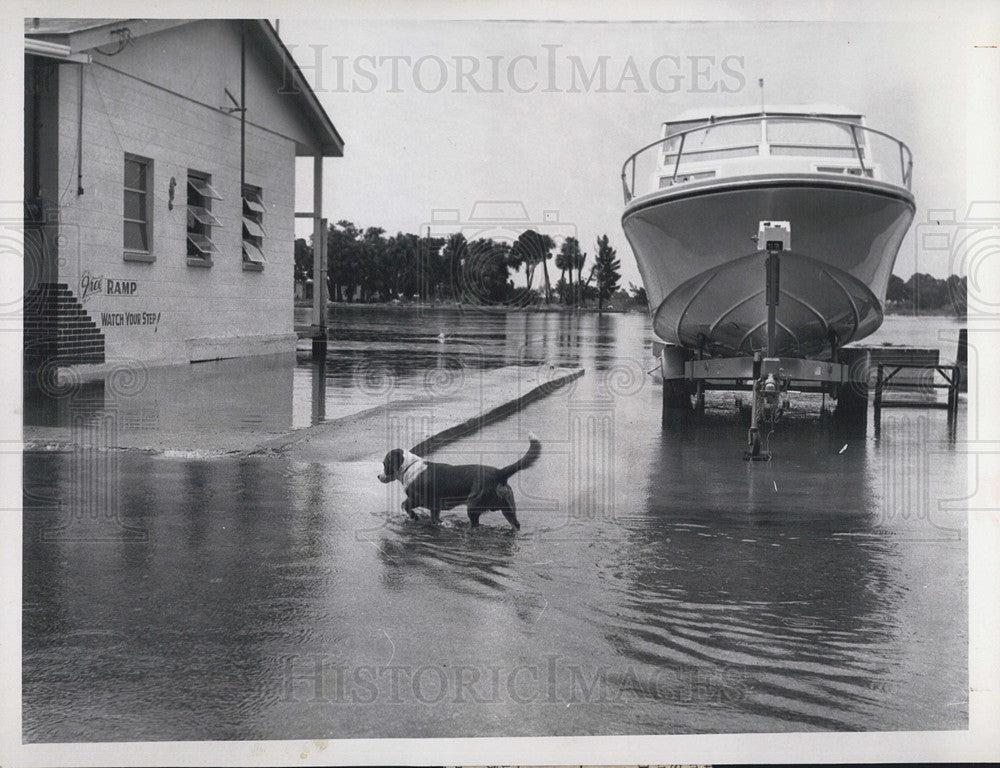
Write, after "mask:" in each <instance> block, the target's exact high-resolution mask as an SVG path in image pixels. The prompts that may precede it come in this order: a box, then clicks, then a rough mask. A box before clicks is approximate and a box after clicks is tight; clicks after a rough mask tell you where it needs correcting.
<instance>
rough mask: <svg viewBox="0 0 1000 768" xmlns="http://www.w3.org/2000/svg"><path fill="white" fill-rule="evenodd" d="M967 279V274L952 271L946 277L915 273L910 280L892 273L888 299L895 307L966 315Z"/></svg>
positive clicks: (915, 311)
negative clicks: (953, 273) (954, 273)
mask: <svg viewBox="0 0 1000 768" xmlns="http://www.w3.org/2000/svg"><path fill="white" fill-rule="evenodd" d="M967 282H968V281H967V280H966V278H965V277H959V276H958V275H949V276H948V277H947V278H945V279H943V280H942V279H940V278H937V277H934V276H933V275H929V274H926V273H914V274H912V275H910V279H909V280H903V278H901V277H898V276H897V275H892V276H891V277H890V278H889V289H888V290H887V291H886V295H885V300H886V303H887V304H888V305H889V306H890V307H891V308H895V309H904V310H905V309H911V310H912V311H913V312H914V313H918V314H919V313H920V312H931V311H940V310H947V311H950V312H954V313H955V314H956V315H958V316H960V317H964V316H965V315H966V299H967V293H966V291H967Z"/></svg>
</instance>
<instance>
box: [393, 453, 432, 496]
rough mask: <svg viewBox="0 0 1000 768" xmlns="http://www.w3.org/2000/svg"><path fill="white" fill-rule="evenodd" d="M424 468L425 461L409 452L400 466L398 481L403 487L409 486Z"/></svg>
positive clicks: (425, 467)
mask: <svg viewBox="0 0 1000 768" xmlns="http://www.w3.org/2000/svg"><path fill="white" fill-rule="evenodd" d="M425 469H427V463H426V462H425V461H424V460H423V459H421V458H420V457H419V456H417V455H416V454H412V453H411V454H410V455H409V456H407V460H406V463H405V464H403V466H402V467H401V468H400V471H399V482H401V483H402V484H403V488H404V489H406V488H409V487H410V483H412V482H413V481H414V480H416V479H417V477H419V476H420V473H421V472H423V471H424V470H425Z"/></svg>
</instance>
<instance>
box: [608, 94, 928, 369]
mask: <svg viewBox="0 0 1000 768" xmlns="http://www.w3.org/2000/svg"><path fill="white" fill-rule="evenodd" d="M911 175H912V157H911V154H910V150H909V149H908V148H907V146H906V145H905V144H904V143H903V142H901V141H899V140H898V139H896V138H893V137H892V136H890V135H888V134H886V133H883V132H881V131H877V130H873V129H871V128H869V127H868V126H866V125H865V121H864V118H863V117H862V116H861V115H860V114H858V113H857V112H852V111H850V110H847V109H843V108H839V107H836V106H829V105H808V106H790V107H768V108H767V110H766V111H764V110H763V109H762V108H761V107H757V108H743V109H728V110H717V111H715V112H712V113H707V112H705V111H700V112H691V113H686V114H682V115H680V116H678V117H677V118H676V119H675V120H672V121H670V122H667V123H664V124H663V130H662V134H661V137H660V138H659V139H658V140H657V141H655V142H653V143H651V144H649V145H647V146H645V147H643V148H642V149H640V150H639V151H638V152H636V153H635V154H633V155H632V156H631V157H629V159H628V160H627V161H626V162H625V165H624V167H623V171H622V183H623V187H624V192H625V203H626V206H625V210H624V213H623V215H622V227H623V229H624V230H625V235H626V237H627V238H628V241H629V243H630V244H631V246H632V250H633V251H634V253H635V257H636V261H637V262H638V266H639V271H640V273H641V275H642V279H643V282H644V284H645V287H646V291H647V294H648V296H649V306H650V312H651V314H652V319H653V329H654V331H655V333H656V335H657V336H658V337H659V338H660V339H661V340H662V341H663V342H664V343H665V344H667V345H676V346H679V347H681V348H683V349H684V350H686V351H687V352H689V353H696V354H697V357H698V358H700V359H704V358H720V357H722V358H743V357H752V356H753V355H754V354H755V352H766V351H768V338H767V337H768V319H767V318H768V306H767V305H766V303H765V282H766V281H765V266H764V264H765V261H766V259H767V257H768V253H767V251H766V250H765V244H763V243H755V242H754V236H755V235H757V233H758V231H762V230H761V227H762V225H763V224H764V223H767V222H772V221H780V222H788V223H789V224H790V230H791V237H790V247H789V248H788V249H787V250H784V251H783V252H782V253H781V254H780V283H779V290H778V294H777V297H778V301H777V305H776V307H775V315H776V316H775V325H776V327H775V328H774V331H773V332H774V339H773V345H774V346H773V348H772V349H770V350H769V354H770V356H771V357H781V358H809V359H813V360H831V359H834V360H835V359H836V356H837V352H838V350H839V348H840V347H842V346H843V345H845V344H848V343H849V342H853V341H857V340H859V339H862V338H864V337H865V336H867V335H869V334H871V333H872V332H873V331H875V330H876V329H877V328H878V327H879V326H880V325H881V324H882V319H883V311H882V305H883V303H884V301H885V293H886V289H887V287H888V283H889V276H890V275H891V274H892V268H893V264H894V263H895V260H896V254H897V252H898V250H899V246H900V243H901V241H902V239H903V236H904V235H905V234H906V230H907V228H908V227H909V226H910V223H911V221H912V219H913V215H914V209H915V205H914V199H913V195H912V194H911V193H910V181H911ZM690 357H691V355H690V354H689V355H688V358H687V359H690ZM689 378H690V376H689Z"/></svg>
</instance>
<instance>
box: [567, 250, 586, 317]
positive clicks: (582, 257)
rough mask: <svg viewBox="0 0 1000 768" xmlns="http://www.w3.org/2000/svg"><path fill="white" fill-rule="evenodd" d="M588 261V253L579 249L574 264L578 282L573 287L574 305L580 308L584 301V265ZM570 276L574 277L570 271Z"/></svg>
mask: <svg viewBox="0 0 1000 768" xmlns="http://www.w3.org/2000/svg"><path fill="white" fill-rule="evenodd" d="M586 263H587V254H586V253H583V252H582V251H580V250H579V249H577V253H576V255H575V256H574V257H573V266H574V267H576V284H575V286H574V289H573V306H574V307H577V308H579V306H580V304H581V303H582V301H583V266H584V264H586ZM570 277H573V273H572V271H570Z"/></svg>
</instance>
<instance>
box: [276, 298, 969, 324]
mask: <svg viewBox="0 0 1000 768" xmlns="http://www.w3.org/2000/svg"><path fill="white" fill-rule="evenodd" d="M327 306H328V308H330V309H338V308H342V307H343V308H355V309H357V308H362V309H367V308H370V309H470V310H471V309H474V310H476V311H478V312H559V313H574V312H577V313H580V314H594V315H596V314H600V313H599V312H598V310H597V307H592V306H586V307H577V308H574V307H567V306H565V305H563V304H549V305H545V304H537V305H533V306H528V307H518V306H507V305H504V304H460V303H459V302H457V301H368V302H360V301H355V302H351V301H331V302H329V303H328V304H327ZM295 307H296V309H305V308H311V307H312V301H311V300H310V301H306V300H305V299H296V300H295ZM631 312H642V313H645V312H646V308H645V307H625V308H623V309H619V308H617V307H615V308H613V309H605V310H604V312H603V314H606V315H624V314H629V313H631ZM885 315H886V316H887V317H888V316H892V317H948V318H952V319H954V320H964V319H965V318H964V317H963V316H961V315H957V314H955V313H954V312H953V311H948V310H945V309H924V310H921V311H920V312H919V313H914V312H913V309H912V308H911V307H885Z"/></svg>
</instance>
